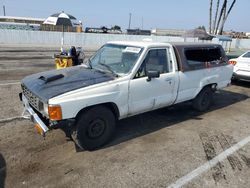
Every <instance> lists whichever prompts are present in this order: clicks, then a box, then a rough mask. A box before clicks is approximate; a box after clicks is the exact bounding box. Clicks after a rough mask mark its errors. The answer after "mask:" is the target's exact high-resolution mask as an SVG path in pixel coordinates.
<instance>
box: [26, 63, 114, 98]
mask: <svg viewBox="0 0 250 188" xmlns="http://www.w3.org/2000/svg"><path fill="white" fill-rule="evenodd" d="M114 79H115V76H114V75H112V74H108V73H104V72H100V71H98V70H95V69H89V68H85V67H83V66H75V67H70V68H65V69H60V70H52V71H46V72H41V73H37V74H33V75H30V76H27V77H25V78H24V79H23V80H22V87H23V88H25V89H27V90H28V91H30V92H31V93H33V94H34V95H36V96H37V97H38V98H40V100H42V101H43V102H48V100H49V99H50V98H53V97H55V96H58V95H60V94H63V93H66V92H69V91H73V90H76V89H79V88H83V87H87V86H90V85H94V84H98V83H102V82H107V81H111V80H114Z"/></svg>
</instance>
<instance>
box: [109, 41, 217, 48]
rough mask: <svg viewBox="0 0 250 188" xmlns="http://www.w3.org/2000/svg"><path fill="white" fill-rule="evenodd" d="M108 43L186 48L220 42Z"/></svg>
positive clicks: (214, 45) (114, 42)
mask: <svg viewBox="0 0 250 188" xmlns="http://www.w3.org/2000/svg"><path fill="white" fill-rule="evenodd" d="M108 44H116V45H128V46H136V47H141V48H150V47H166V46H169V45H171V46H174V47H177V48H186V47H191V48H192V47H217V46H220V45H219V44H213V43H194V42H193V43H190V42H153V41H111V42H108Z"/></svg>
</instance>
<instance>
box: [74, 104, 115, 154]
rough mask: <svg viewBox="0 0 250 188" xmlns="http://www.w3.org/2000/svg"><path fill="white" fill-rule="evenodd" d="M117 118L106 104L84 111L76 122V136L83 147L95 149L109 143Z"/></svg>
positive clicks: (79, 144)
mask: <svg viewBox="0 0 250 188" xmlns="http://www.w3.org/2000/svg"><path fill="white" fill-rule="evenodd" d="M115 125H116V119H115V117H114V114H113V113H112V111H111V110H110V109H108V108H106V107H105V106H96V107H93V108H91V109H89V110H88V111H85V112H83V113H82V114H81V115H80V117H79V118H78V120H77V122H76V130H75V133H74V134H75V138H76V142H77V145H78V146H80V147H81V148H82V149H86V150H94V149H97V148H100V147H101V146H103V145H104V144H105V143H107V142H108V141H109V140H110V138H111V137H112V135H113V133H114V131H115Z"/></svg>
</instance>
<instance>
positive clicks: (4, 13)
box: [3, 5, 6, 16]
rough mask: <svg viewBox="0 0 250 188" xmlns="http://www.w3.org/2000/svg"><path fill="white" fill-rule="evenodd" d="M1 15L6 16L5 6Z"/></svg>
mask: <svg viewBox="0 0 250 188" xmlns="http://www.w3.org/2000/svg"><path fill="white" fill-rule="evenodd" d="M3 15H4V16H6V12H5V5H3Z"/></svg>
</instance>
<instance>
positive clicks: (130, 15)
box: [128, 13, 132, 29]
mask: <svg viewBox="0 0 250 188" xmlns="http://www.w3.org/2000/svg"><path fill="white" fill-rule="evenodd" d="M131 17H132V14H131V13H129V23H128V29H130V26H131Z"/></svg>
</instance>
